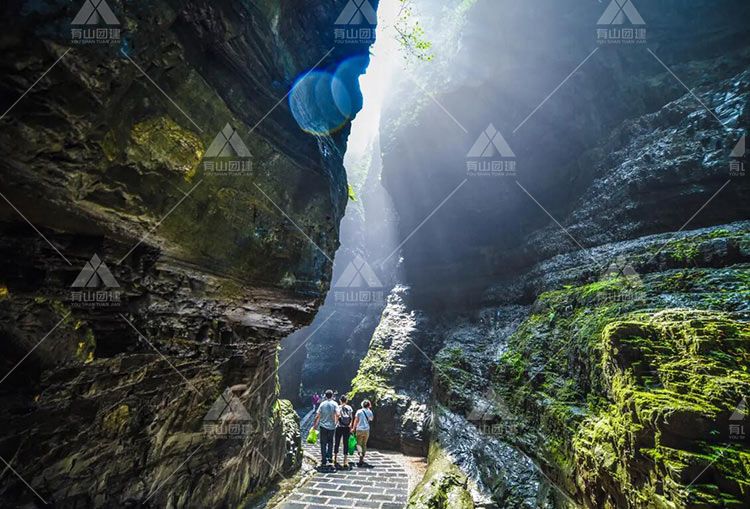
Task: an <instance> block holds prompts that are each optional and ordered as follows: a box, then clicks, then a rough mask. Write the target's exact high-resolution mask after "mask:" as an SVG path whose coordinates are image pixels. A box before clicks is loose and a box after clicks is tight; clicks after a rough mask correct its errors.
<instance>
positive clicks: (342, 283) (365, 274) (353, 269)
mask: <svg viewBox="0 0 750 509" xmlns="http://www.w3.org/2000/svg"><path fill="white" fill-rule="evenodd" d="M382 286H383V285H382V284H381V282H380V280H379V279H378V276H376V275H375V271H374V270H372V267H370V265H369V264H368V263H367V262H366V261H365V260H364V258H362V257H361V256H360V255H357V256H356V257H355V258H354V260H353V261H351V262H349V265H347V266H346V269H344V273H343V274H341V276H340V277H339V278H338V280H337V281H336V287H337V288H365V287H366V288H379V287H382Z"/></svg>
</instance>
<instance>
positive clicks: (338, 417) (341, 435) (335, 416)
mask: <svg viewBox="0 0 750 509" xmlns="http://www.w3.org/2000/svg"><path fill="white" fill-rule="evenodd" d="M318 401H320V400H318ZM313 404H315V399H314V397H313ZM316 406H317V411H316V413H315V421H314V422H313V429H315V430H317V429H318V427H320V457H321V460H320V466H321V467H327V466H328V465H332V466H333V467H335V468H349V436H350V435H351V434H352V433H353V434H354V436H355V438H356V440H357V450H358V451H359V461H358V462H357V466H359V467H364V466H367V464H366V463H365V454H366V453H367V440H368V439H369V438H370V423H371V422H372V421H373V419H374V418H375V416H374V415H373V413H372V408H371V406H372V405H371V404H370V402H369V401H368V400H364V401H363V402H362V408H360V409H359V410H357V412H356V413H354V410H352V407H351V406H349V405H348V399H347V397H346V396H341V397H340V398H339V403H336V399H335V398H334V393H333V391H332V390H330V389H329V390H327V391H326V392H325V397H324V398H323V401H322V402H319V404H317V405H316ZM342 442H343V449H344V458H343V459H344V463H343V465H340V464H339V462H338V455H339V450H340V449H341V447H340V446H341V444H342ZM334 444H335V445H334Z"/></svg>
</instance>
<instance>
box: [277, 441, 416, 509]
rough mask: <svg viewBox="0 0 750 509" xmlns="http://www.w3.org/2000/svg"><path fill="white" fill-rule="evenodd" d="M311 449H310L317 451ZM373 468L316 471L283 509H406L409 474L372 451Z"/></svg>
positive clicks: (370, 461)
mask: <svg viewBox="0 0 750 509" xmlns="http://www.w3.org/2000/svg"><path fill="white" fill-rule="evenodd" d="M315 449H316V448H314V447H311V448H309V450H311V451H313V452H314V451H315ZM368 463H369V464H370V467H356V466H355V467H353V468H352V469H351V470H336V471H324V472H315V473H314V474H313V476H312V478H311V479H310V480H309V481H308V482H307V483H306V484H305V485H303V486H301V487H298V488H297V489H295V490H294V491H292V493H290V494H289V496H288V497H287V498H286V500H285V501H284V503H283V504H282V505H281V506H280V507H281V508H282V509H302V508H303V507H304V508H305V509H316V508H319V507H320V508H323V507H325V508H326V509H331V508H336V507H339V508H342V509H344V508H356V509H359V508H373V509H381V508H388V509H395V508H399V509H403V508H404V507H405V506H406V501H407V497H408V485H407V483H406V479H407V476H406V472H405V471H404V470H403V468H401V467H400V466H399V465H398V464H397V463H396V462H394V461H393V460H391V459H389V458H385V457H384V456H383V455H382V454H380V453H379V452H377V451H369V452H368Z"/></svg>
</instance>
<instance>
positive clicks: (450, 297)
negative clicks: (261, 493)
mask: <svg viewBox="0 0 750 509" xmlns="http://www.w3.org/2000/svg"><path fill="white" fill-rule="evenodd" d="M633 3H634V4H635V5H636V6H637V9H638V11H639V12H640V15H641V16H642V17H643V19H644V20H645V22H646V37H647V40H646V42H645V43H643V44H627V45H625V44H619V45H618V44H601V45H600V44H598V43H597V33H598V32H597V22H598V20H599V19H600V17H601V16H602V12H603V11H604V10H605V9H606V8H607V5H606V4H607V2H605V3H603V4H596V3H591V4H585V5H584V4H582V3H580V2H556V3H555V4H554V5H551V4H549V3H544V2H531V3H528V2H527V3H524V4H518V3H514V2H488V1H482V0H480V1H478V2H476V4H475V6H474V7H473V9H472V10H471V11H470V12H469V17H468V19H467V26H466V29H465V30H464V32H463V33H464V37H463V38H462V39H461V44H459V48H460V51H459V53H458V55H457V56H456V57H455V58H451V59H449V60H448V61H447V62H441V60H440V53H439V51H440V48H437V54H438V58H437V62H436V63H430V64H426V67H427V70H426V71H425V73H427V74H426V75H427V76H432V77H433V78H434V79H433V80H432V81H430V80H428V81H426V82H423V83H422V86H423V87H425V88H426V89H427V91H428V92H431V93H432V94H433V95H434V99H435V100H433V99H431V98H429V97H422V96H421V95H420V94H421V93H422V92H421V91H420V90H419V87H417V88H416V89H414V87H411V86H410V85H409V83H410V82H409V81H405V83H406V85H404V86H403V88H402V91H404V90H408V89H409V88H412V89H414V90H413V95H412V96H411V97H412V98H413V99H412V100H410V101H409V100H404V98H403V97H400V100H399V102H398V104H397V105H396V104H394V106H393V108H392V109H391V112H390V115H387V116H386V121H385V123H384V125H383V130H384V132H386V133H388V134H390V135H391V138H390V140H387V141H384V170H383V173H384V181H385V185H386V187H387V188H388V190H389V192H390V193H391V194H392V195H393V197H394V202H395V204H396V208H397V210H398V212H399V216H400V219H401V223H400V224H401V233H402V238H405V237H406V236H407V235H410V234H411V233H412V232H413V230H414V228H415V226H416V225H418V224H419V223H420V222H421V221H422V220H423V219H424V218H425V217H427V216H428V215H430V214H431V213H432V212H433V211H434V210H435V208H436V207H437V206H438V205H439V204H442V205H441V207H440V208H439V210H438V212H437V213H435V214H434V216H433V217H432V218H431V219H430V221H428V222H427V223H425V224H424V226H422V227H421V228H420V229H419V231H418V232H417V233H415V234H414V235H413V236H412V238H411V239H410V240H409V242H407V243H406V244H405V245H404V247H403V251H404V270H405V272H404V279H403V283H404V284H405V285H408V286H409V287H410V289H409V295H410V298H409V299H408V300H407V301H406V306H405V308H404V309H402V310H401V311H400V313H401V315H402V316H411V317H415V316H419V317H420V320H421V321H422V323H423V324H424V327H422V329H421V330H420V334H419V335H418V336H416V335H407V334H406V332H407V330H406V328H405V329H399V331H397V332H396V333H394V334H391V335H390V336H391V338H403V337H405V336H408V338H409V339H411V340H412V341H409V342H406V341H395V339H394V340H393V341H392V342H391V343H390V344H391V345H395V347H389V346H388V345H389V342H388V341H381V340H380V339H379V336H378V334H377V333H376V334H375V336H374V337H373V343H372V345H374V346H375V347H376V348H371V352H370V354H368V357H367V358H365V360H364V361H363V363H362V366H363V368H365V367H369V368H372V367H373V366H375V368H376V369H369V371H367V370H364V369H361V370H360V373H359V376H358V378H357V379H355V381H356V382H357V383H358V385H359V386H360V387H363V388H365V389H367V390H369V393H368V394H370V395H374V396H375V397H376V400H377V403H376V409H377V408H378V406H377V405H379V404H381V401H383V403H382V404H383V406H384V407H385V408H386V409H389V408H391V406H392V405H391V403H390V401H391V400H393V399H401V400H406V401H416V402H422V403H428V404H429V409H430V413H431V418H430V419H427V418H425V419H424V422H430V423H431V432H430V433H426V434H424V435H423V440H425V441H426V440H428V439H429V440H430V442H431V447H430V458H431V459H434V461H435V463H436V464H437V465H440V464H445V458H446V457H447V458H449V460H450V462H451V463H453V464H455V465H457V466H458V467H459V472H456V471H455V470H453V469H446V470H445V471H443V472H438V471H436V470H440V469H439V468H437V467H436V468H432V469H431V472H430V473H429V477H428V478H426V479H425V482H424V483H423V484H422V486H421V487H420V490H418V492H417V493H415V494H414V497H413V499H412V501H411V503H412V505H413V506H415V507H435V506H439V507H445V503H446V502H445V501H446V500H447V498H448V496H449V495H450V496H451V497H452V498H453V500H460V501H461V504H465V505H466V506H471V505H473V504H484V505H487V506H499V507H539V506H541V507H569V506H570V507H575V506H586V507H651V506H655V507H742V506H744V505H747V504H748V498H747V497H748V486H747V482H746V479H747V477H748V471H747V465H748V457H750V456H749V454H750V448H749V447H748V442H747V440H746V437H745V436H743V435H741V434H738V430H741V427H740V424H741V423H746V422H747V420H746V418H747V413H746V410H743V409H744V408H745V407H744V406H742V404H741V402H742V401H743V396H746V395H747V393H748V392H749V391H750V386H749V385H748V383H749V382H750V380H748V378H747V369H748V365H749V364H750V358H748V351H749V350H748V345H749V344H750V335H749V334H750V330H749V329H748V325H747V324H748V311H749V310H748V307H747V302H748V301H747V296H748V294H747V288H748V287H747V280H746V279H747V278H746V274H747V271H748V268H749V267H750V265H748V262H749V261H750V260H748V241H749V237H748V225H747V219H748V209H747V205H746V197H747V196H748V192H750V180H748V177H747V173H746V171H747V169H745V173H743V172H742V170H741V168H742V166H741V165H742V164H743V163H744V164H745V165H746V164H747V157H746V156H743V154H742V153H741V151H739V150H737V151H735V147H736V146H737V144H738V141H739V140H740V139H741V138H742V136H743V135H745V134H746V130H747V127H748V123H749V121H750V118H748V90H749V88H748V76H747V71H746V69H747V64H748V57H749V56H750V53H748V47H747V42H746V41H747V35H748V33H747V27H746V26H745V25H744V24H743V23H741V22H740V21H739V18H738V17H737V16H738V14H739V16H740V18H741V17H742V16H745V15H747V6H746V5H744V4H742V3H741V2H731V1H727V2H693V3H691V5H690V6H689V7H686V6H685V5H684V4H681V3H678V2H659V3H653V2H652V3H647V2H633ZM424 4H425V5H427V6H428V8H429V6H433V7H434V4H432V3H430V2H425V3H424ZM434 9H436V10H437V12H440V7H434ZM444 14H445V13H444ZM441 19H447V16H445V15H444V16H442V18H441ZM626 27H627V26H626ZM433 28H435V29H436V30H439V28H437V25H435V26H434V27H433ZM605 28H606V27H605ZM427 33H428V34H429V33H430V30H429V26H428V27H427ZM594 50H596V51H594ZM430 65H434V70H433V71H430V70H429V66H430ZM665 65H666V67H668V69H667V68H666V67H665ZM571 71H575V72H573V73H572V74H570V73H571ZM416 74H417V75H419V74H420V73H416ZM569 74H570V76H569ZM423 75H424V74H423ZM566 76H567V77H568V78H567V79H566ZM675 76H677V78H675ZM680 81H682V83H684V84H685V85H683V84H682V83H680ZM558 85H561V86H560V87H559V88H557V87H558ZM685 86H687V89H686V88H685ZM552 91H555V93H554V94H552V95H551V96H550V97H549V98H548V99H547V100H545V97H547V96H548V94H550V92H552ZM407 94H408V92H407ZM407 97H408V95H407ZM436 103H439V105H438V104H436ZM405 105H406V106H405ZM537 106H540V107H539V108H538V109H537ZM446 111H448V112H449V113H450V115H447V114H446ZM532 112H533V114H532V115H531V116H530V117H529V114H530V113H532ZM410 116H411V117H412V118H413V119H414V120H413V122H411V121H409V120H408V118H409V117H410ZM490 123H492V124H493V125H494V126H495V127H496V128H497V130H498V131H499V132H500V133H501V134H502V135H503V137H504V138H505V139H506V141H507V143H508V145H509V146H510V147H511V148H512V150H513V152H514V158H513V159H514V162H515V163H516V172H515V175H512V176H505V177H492V176H489V177H474V176H471V175H469V174H467V157H468V156H467V154H468V153H469V151H470V148H471V147H472V145H473V144H474V143H475V141H476V140H477V138H478V137H479V135H480V134H481V133H482V132H483V131H485V130H486V128H487V126H488V124H490ZM436 139H438V140H440V143H435V140H436ZM405 169H408V171H407V170H405ZM463 179H466V182H463ZM462 182H463V183H462ZM454 191H455V192H454ZM447 197H449V198H448V199H447V201H445V203H442V200H444V199H446V198H447ZM550 216H552V218H554V219H552V218H551V217H550ZM386 312H388V310H386ZM383 322H385V323H390V320H389V318H388V317H387V316H385V315H384V318H383ZM381 325H382V322H381ZM425 338H426V340H425ZM383 345H385V346H386V348H385V350H384V349H383V348H382V346H383ZM404 345H406V346H405V347H404ZM414 356H417V357H419V358H420V362H419V363H417V364H416V365H418V366H422V367H421V368H420V369H413V370H408V369H403V368H400V366H402V365H410V364H408V362H407V361H409V362H411V361H412V360H413V357H414ZM378 359H387V362H386V363H382V362H378ZM404 373H405V374H406V375H407V378H406V379H404V377H403V375H404ZM424 379H429V380H431V387H430V389H429V390H428V391H427V393H425V394H414V393H413V392H412V393H410V392H409V391H408V390H407V388H410V387H418V386H419V384H421V383H422V382H423V380H424ZM381 394H382V395H385V397H380V396H379V395H381ZM401 406H405V405H404V404H403V403H402V405H401ZM738 408H739V409H740V410H739V411H738V410H737V409H738ZM382 415H383V416H384V417H386V419H385V422H384V421H383V420H381V421H380V422H378V423H377V424H376V426H375V428H374V430H373V437H374V439H375V440H377V439H378V437H380V436H382V437H386V438H387V437H389V436H390V435H389V434H390V431H391V430H392V429H398V428H399V427H401V426H404V425H406V424H408V420H407V419H405V417H404V414H403V413H401V414H399V413H394V414H393V417H389V416H390V415H392V414H391V413H390V411H387V412H385V413H383V414H382ZM743 419H744V420H743ZM389 445H391V446H395V447H399V446H400V444H399V442H398V441H396V440H391V441H390V442H389ZM425 446H426V442H425ZM456 490H458V491H459V492H460V491H461V490H465V491H467V492H469V493H470V494H471V495H472V497H471V498H472V499H473V502H472V501H467V500H466V498H465V497H462V496H459V495H457V494H456ZM441 504H442V505H441Z"/></svg>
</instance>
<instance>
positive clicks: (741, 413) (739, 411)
mask: <svg viewBox="0 0 750 509" xmlns="http://www.w3.org/2000/svg"><path fill="white" fill-rule="evenodd" d="M747 415H748V410H747V397H745V396H743V397H742V399H741V400H740V403H739V404H738V405H737V408H735V409H734V413H733V414H732V416H731V417H730V418H729V420H730V421H744V420H745V418H746V417H747Z"/></svg>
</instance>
